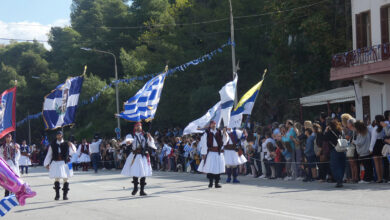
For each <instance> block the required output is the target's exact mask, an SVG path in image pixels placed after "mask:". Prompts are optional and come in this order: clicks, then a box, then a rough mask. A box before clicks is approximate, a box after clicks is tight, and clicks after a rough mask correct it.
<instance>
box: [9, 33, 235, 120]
mask: <svg viewBox="0 0 390 220" xmlns="http://www.w3.org/2000/svg"><path fill="white" fill-rule="evenodd" d="M230 45H233V46H234V47H235V43H234V42H231V40H230V39H229V40H228V42H227V43H225V44H223V45H222V46H221V47H219V48H217V49H215V50H213V51H211V52H210V53H207V54H205V55H203V56H201V57H199V58H197V59H194V60H192V61H189V62H187V63H184V64H182V65H179V66H176V67H174V68H172V69H169V70H168V71H167V76H170V75H172V74H174V73H175V72H178V71H179V72H184V71H185V70H186V69H187V68H188V67H190V66H196V65H198V64H200V63H203V62H205V61H208V60H211V59H212V58H213V57H214V56H215V55H217V54H218V53H222V52H223V48H225V47H227V46H230ZM162 73H163V72H159V73H153V74H147V75H143V76H135V77H132V78H128V79H118V80H113V81H112V82H111V83H110V84H108V85H106V86H104V87H103V88H102V89H101V90H100V91H99V92H98V93H96V94H95V95H93V96H92V97H90V98H89V99H85V100H82V101H81V103H80V106H83V105H87V104H91V103H94V102H95V101H97V100H98V99H99V97H100V96H101V95H102V93H103V92H104V91H105V90H107V89H109V88H112V87H113V86H116V85H117V84H119V83H126V84H130V83H131V82H133V81H142V80H145V79H149V78H152V77H154V76H157V75H159V74H162ZM41 116H42V112H39V113H37V114H33V115H28V116H27V117H25V118H24V119H22V120H21V121H18V122H17V123H16V126H17V127H19V126H21V125H23V124H24V123H26V122H27V121H29V120H32V119H37V118H39V117H41Z"/></svg>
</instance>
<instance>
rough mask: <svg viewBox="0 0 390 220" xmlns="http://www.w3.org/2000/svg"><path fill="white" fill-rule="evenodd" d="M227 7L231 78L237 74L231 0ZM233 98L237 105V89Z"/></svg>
mask: <svg viewBox="0 0 390 220" xmlns="http://www.w3.org/2000/svg"><path fill="white" fill-rule="evenodd" d="M229 8H230V41H231V43H232V44H231V47H232V68H233V79H234V77H235V76H236V74H237V66H236V48H235V46H236V45H235V41H234V19H233V6H232V0H229ZM235 97H236V98H235V99H234V107H235V106H236V105H237V90H236V95H235Z"/></svg>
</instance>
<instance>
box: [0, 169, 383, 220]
mask: <svg viewBox="0 0 390 220" xmlns="http://www.w3.org/2000/svg"><path fill="white" fill-rule="evenodd" d="M153 175H154V176H153V177H151V178H148V179H147V182H148V185H147V190H146V191H147V193H149V195H148V196H147V197H140V196H131V190H132V189H131V180H130V179H129V178H125V177H123V176H121V175H120V173H119V171H102V172H99V173H98V174H94V173H92V172H76V173H75V176H74V177H73V178H72V179H71V180H70V181H71V184H70V192H69V198H70V200H68V201H54V200H53V198H54V190H53V189H52V184H53V182H52V180H50V179H49V178H48V174H47V171H46V170H45V169H43V168H32V169H31V173H30V174H29V175H28V176H25V177H23V178H24V180H25V181H27V182H28V183H29V184H30V185H31V187H32V189H33V190H35V191H36V192H37V193H38V195H37V196H36V197H35V198H33V199H30V200H28V201H27V204H26V205H25V206H23V207H15V208H14V209H12V210H11V212H10V213H8V214H7V215H6V217H5V219H28V220H35V219H37V220H44V219H50V220H53V219H54V220H61V219H66V220H78V219H83V220H88V219H142V220H144V219H153V220H154V219H169V220H171V219H174V220H175V219H180V220H184V219H194V220H195V219H196V220H199V219H206V218H207V219H213V220H228V219H235V220H244V219H245V220H246V219H257V220H258V219H298V220H301V219H302V220H306V219H314V220H326V219H390V184H366V185H358V184H346V187H345V188H343V189H336V188H334V187H333V184H328V183H302V182H299V181H288V182H285V181H281V180H259V179H254V178H251V177H241V184H234V185H233V184H223V187H222V188H221V189H215V188H213V189H208V188H207V181H206V178H205V175H200V174H187V173H171V172H155V173H154V174H153ZM224 179H225V177H222V180H224ZM0 193H3V192H0Z"/></svg>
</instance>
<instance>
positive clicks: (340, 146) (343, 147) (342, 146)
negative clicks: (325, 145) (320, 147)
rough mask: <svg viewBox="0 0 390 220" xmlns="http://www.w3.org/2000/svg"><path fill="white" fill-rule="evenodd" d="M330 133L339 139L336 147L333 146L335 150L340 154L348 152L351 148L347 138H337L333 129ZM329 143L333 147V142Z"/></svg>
mask: <svg viewBox="0 0 390 220" xmlns="http://www.w3.org/2000/svg"><path fill="white" fill-rule="evenodd" d="M330 131H331V132H332V133H333V135H334V136H336V137H338V139H337V144H336V146H333V147H334V149H335V150H336V151H337V152H339V153H341V152H346V151H347V148H348V146H349V141H348V140H347V139H345V138H342V137H341V136H337V135H336V133H334V131H333V130H332V129H330ZM329 143H330V144H332V145H333V143H332V142H329Z"/></svg>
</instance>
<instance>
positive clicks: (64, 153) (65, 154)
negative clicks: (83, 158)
mask: <svg viewBox="0 0 390 220" xmlns="http://www.w3.org/2000/svg"><path fill="white" fill-rule="evenodd" d="M50 147H51V150H52V152H53V160H60V155H61V158H62V160H63V161H65V163H66V162H68V160H69V146H68V142H63V143H62V144H57V140H54V141H53V142H52V143H51V145H50ZM58 147H60V149H61V153H60V154H59V153H58Z"/></svg>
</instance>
